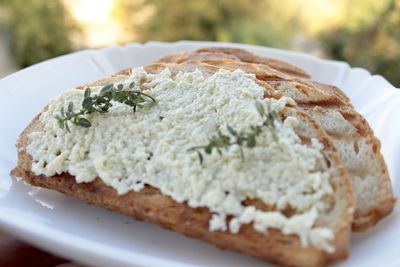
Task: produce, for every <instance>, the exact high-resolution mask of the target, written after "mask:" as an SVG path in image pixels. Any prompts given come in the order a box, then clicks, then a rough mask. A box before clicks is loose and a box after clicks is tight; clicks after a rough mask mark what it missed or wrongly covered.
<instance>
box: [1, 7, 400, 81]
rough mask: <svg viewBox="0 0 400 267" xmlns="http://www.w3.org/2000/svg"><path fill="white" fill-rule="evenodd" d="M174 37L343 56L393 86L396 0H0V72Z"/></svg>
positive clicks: (399, 60)
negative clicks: (81, 52) (82, 52)
mask: <svg viewBox="0 0 400 267" xmlns="http://www.w3.org/2000/svg"><path fill="white" fill-rule="evenodd" d="M182 39H186V40H211V41H227V42H239V43H250V44H258V45H264V46H272V47H278V48H284V49H290V50H297V51H303V52H307V53H310V54H314V55H317V56H319V57H323V58H332V59H338V60H344V61H347V62H349V63H350V64H351V65H352V66H357V67H364V68H366V69H368V70H370V71H371V72H372V73H376V74H381V75H383V76H385V77H386V78H387V79H388V80H389V81H390V82H391V83H392V84H394V85H395V86H397V87H400V74H399V70H400V0H380V1H378V0H308V1H303V0H219V1H218V0H191V1H189V0H51V1H49V0H0V77H1V76H4V75H6V74H8V73H11V72H13V71H15V70H17V69H18V68H22V67H26V66H29V65H32V64H34V63H37V62H40V61H42V60H45V59H48V58H51V57H54V56H58V55H62V54H65V53H69V52H71V51H74V50H79V49H83V48H88V47H103V46H107V45H111V44H124V43H128V42H145V41H149V40H157V41H176V40H182Z"/></svg>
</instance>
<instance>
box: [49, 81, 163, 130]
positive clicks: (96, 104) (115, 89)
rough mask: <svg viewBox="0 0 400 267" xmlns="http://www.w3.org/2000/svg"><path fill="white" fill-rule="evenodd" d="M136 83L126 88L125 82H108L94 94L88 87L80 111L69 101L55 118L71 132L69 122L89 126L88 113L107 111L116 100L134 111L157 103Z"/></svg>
mask: <svg viewBox="0 0 400 267" xmlns="http://www.w3.org/2000/svg"><path fill="white" fill-rule="evenodd" d="M134 87H135V83H134V82H132V83H130V84H129V88H127V89H125V88H124V85H123V84H113V83H112V84H108V85H106V86H104V87H103V88H102V89H101V90H100V93H99V94H97V95H96V94H92V93H91V89H90V87H87V88H86V89H85V92H84V97H83V100H82V106H81V108H80V110H79V111H78V112H74V103H73V102H69V104H68V107H67V110H66V111H65V110H64V107H62V108H61V110H60V115H57V116H56V117H55V118H56V119H57V121H58V125H59V126H60V128H61V129H64V128H65V129H66V130H67V131H68V132H71V129H70V127H69V126H68V122H71V123H73V124H75V125H77V126H81V127H84V128H89V127H90V126H92V123H91V122H90V121H89V120H88V119H87V118H86V117H85V115H87V114H91V113H94V112H99V113H106V112H108V110H109V109H110V107H112V105H113V104H112V102H111V100H113V101H116V102H119V103H123V104H126V105H128V106H131V107H133V112H136V109H137V108H138V107H139V108H142V107H144V106H145V104H148V105H150V106H152V105H155V104H156V103H157V101H156V99H155V98H153V97H152V96H150V95H148V94H145V93H143V92H141V91H139V90H133V88H134Z"/></svg>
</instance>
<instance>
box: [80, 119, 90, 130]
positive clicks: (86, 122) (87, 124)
mask: <svg viewBox="0 0 400 267" xmlns="http://www.w3.org/2000/svg"><path fill="white" fill-rule="evenodd" d="M78 123H79V125H80V126H82V127H85V128H89V127H90V126H92V123H91V122H90V121H89V120H87V119H85V118H79V120H78Z"/></svg>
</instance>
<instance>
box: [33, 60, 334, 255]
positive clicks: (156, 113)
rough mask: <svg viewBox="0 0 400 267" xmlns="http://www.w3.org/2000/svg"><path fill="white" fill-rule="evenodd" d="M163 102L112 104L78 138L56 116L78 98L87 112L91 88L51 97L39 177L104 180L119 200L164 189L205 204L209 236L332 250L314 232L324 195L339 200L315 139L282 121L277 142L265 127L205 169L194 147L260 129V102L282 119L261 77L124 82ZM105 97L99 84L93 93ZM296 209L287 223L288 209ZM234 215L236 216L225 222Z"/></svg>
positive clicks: (322, 231)
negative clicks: (250, 234) (287, 237)
mask: <svg viewBox="0 0 400 267" xmlns="http://www.w3.org/2000/svg"><path fill="white" fill-rule="evenodd" d="M143 81H144V83H143V84H142V85H141V88H142V89H144V90H145V92H146V93H147V94H150V95H151V96H153V97H154V98H156V99H157V105H156V106H154V107H151V108H146V107H145V108H139V109H137V111H136V112H135V113H134V112H133V111H132V107H129V106H126V105H123V104H119V103H116V102H115V103H113V107H112V108H111V109H110V110H109V112H108V113H104V114H99V113H95V114H91V115H89V116H88V119H89V120H90V121H91V122H92V127H90V128H83V127H79V126H74V125H72V124H70V128H71V133H69V132H67V131H66V130H65V129H61V128H60V127H59V125H58V123H57V120H56V119H55V118H54V117H55V116H56V115H59V114H60V108H61V107H65V108H66V107H67V105H68V103H69V102H70V101H73V102H74V106H75V108H76V109H78V108H80V106H81V102H82V99H83V91H82V90H77V89H72V90H67V91H65V92H63V93H62V94H61V95H60V96H58V97H56V98H55V99H53V100H51V102H50V104H49V106H48V110H47V111H46V112H43V113H42V115H41V117H40V121H41V122H42V123H43V124H44V128H43V129H42V130H40V131H38V132H33V133H31V134H30V136H29V137H30V139H31V143H30V145H29V147H28V153H29V154H31V155H32V158H33V164H32V170H33V171H34V173H35V174H36V175H41V174H43V175H46V176H52V175H55V174H61V173H63V172H68V173H70V174H71V175H73V176H75V179H76V181H77V182H78V183H81V182H90V181H93V180H94V179H95V178H96V177H100V178H101V180H102V181H103V182H104V183H106V184H107V185H109V186H111V187H113V188H115V189H116V190H117V192H118V194H124V193H126V192H128V191H129V190H134V191H140V190H141V189H142V188H143V187H144V185H145V184H147V185H151V186H153V187H155V188H158V189H159V190H160V191H161V192H162V193H163V194H165V195H168V196H170V197H172V198H173V199H174V200H175V201H177V202H180V203H181V202H187V204H188V205H189V206H190V207H193V208H196V207H207V208H208V209H209V210H210V211H211V212H212V213H213V216H212V219H211V220H210V223H209V229H210V231H217V230H221V231H230V232H232V233H237V232H239V230H240V227H241V225H243V224H253V227H254V229H255V230H256V231H259V232H262V233H267V231H268V229H269V228H277V229H281V230H282V232H283V233H284V234H297V235H298V236H299V237H300V240H301V243H302V245H304V246H306V245H310V244H311V245H313V246H316V247H319V248H322V249H324V250H326V251H329V252H332V251H333V247H332V246H331V245H330V244H329V242H328V241H329V240H332V239H333V233H332V231H331V230H330V229H328V228H321V227H315V226H314V224H315V222H316V219H317V217H318V214H319V212H321V210H323V209H324V208H326V207H325V205H324V202H323V201H322V198H323V197H324V196H326V195H329V194H332V187H331V185H330V183H329V181H328V177H329V175H328V173H326V172H324V171H323V161H324V160H323V155H322V153H321V149H322V148H323V147H322V145H321V144H320V143H319V142H318V141H317V140H313V141H312V144H311V145H308V146H307V145H304V144H302V143H301V140H300V138H299V137H298V136H297V135H296V133H295V132H294V130H293V127H294V126H295V125H296V123H298V122H297V120H296V119H295V118H293V117H288V118H286V119H285V120H284V122H279V121H276V122H275V126H276V129H277V135H278V139H277V140H274V138H273V136H272V134H271V132H270V131H269V130H268V129H267V128H266V129H264V130H263V132H262V133H261V135H260V136H258V137H257V145H256V147H254V148H246V147H244V148H243V151H244V157H245V159H244V160H242V158H241V156H240V151H239V147H238V146H231V147H229V148H228V149H227V150H224V151H223V154H222V156H221V155H219V154H218V153H217V152H216V151H214V152H213V153H212V154H210V155H209V154H204V162H203V164H200V163H199V159H198V156H197V154H196V152H195V151H188V150H189V149H190V148H191V147H194V146H198V145H205V144H208V142H209V138H210V137H211V136H212V135H213V134H215V133H216V132H217V129H219V130H221V131H222V132H223V133H225V134H228V132H227V129H226V125H227V124H228V123H229V125H230V126H232V127H233V128H235V129H237V130H238V131H240V130H246V129H249V127H250V126H252V125H259V124H260V123H261V122H262V118H261V117H260V115H259V114H258V112H257V110H256V108H255V102H256V101H258V102H260V103H262V104H263V105H264V106H265V107H267V106H270V108H271V109H272V110H274V111H276V112H280V111H281V110H282V109H283V108H284V107H285V105H286V101H287V100H291V99H286V98H281V99H280V100H274V99H263V95H264V90H263V88H262V87H261V86H259V85H257V83H256V82H255V77H254V75H251V74H248V73H245V72H243V71H241V70H236V71H234V72H229V71H225V70H220V71H218V72H217V73H215V74H213V75H211V76H210V75H208V76H205V75H204V74H203V73H202V72H201V71H199V70H196V71H193V72H186V73H183V72H181V73H178V74H177V75H176V76H175V77H173V76H172V75H171V73H170V71H169V70H168V69H165V70H164V71H162V72H161V73H159V74H156V75H154V74H149V73H146V72H145V71H144V70H143V69H141V68H139V69H136V70H134V71H133V74H132V75H131V76H130V77H129V78H128V79H127V80H126V81H122V82H121V83H123V84H125V85H128V84H130V83H131V82H135V83H136V87H135V89H137V90H139V87H138V85H139V84H140V82H143ZM91 89H92V92H93V93H96V92H97V93H98V92H99V90H100V89H101V87H92V88H91ZM246 199H260V200H261V201H262V202H263V203H265V204H266V205H268V206H275V207H276V208H277V209H278V211H273V212H272V211H269V212H268V211H262V210H259V209H257V208H256V207H255V206H252V205H250V206H245V205H244V204H243V201H244V200H246ZM289 207H290V208H291V209H294V210H296V215H294V216H291V217H286V216H285V215H284V214H283V213H282V212H280V211H282V210H284V209H286V208H289ZM227 216H231V217H232V218H233V219H232V220H230V222H229V224H228V223H227V220H226V218H227Z"/></svg>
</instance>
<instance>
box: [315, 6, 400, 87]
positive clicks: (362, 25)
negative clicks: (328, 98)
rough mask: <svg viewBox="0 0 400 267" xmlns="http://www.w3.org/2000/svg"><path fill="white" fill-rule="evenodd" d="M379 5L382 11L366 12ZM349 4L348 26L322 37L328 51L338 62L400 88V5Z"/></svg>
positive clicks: (378, 9) (326, 33)
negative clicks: (376, 75)
mask: <svg viewBox="0 0 400 267" xmlns="http://www.w3.org/2000/svg"><path fill="white" fill-rule="evenodd" d="M376 2H378V3H380V4H382V3H383V8H382V7H377V6H376V8H375V9H368V8H366V5H368V3H374V4H376ZM350 3H351V4H352V5H349V6H348V8H347V9H346V13H345V17H346V18H347V19H346V23H343V24H341V25H339V26H338V27H336V28H334V29H331V30H330V31H327V32H324V33H322V34H321V40H322V42H323V43H324V45H325V48H326V51H327V52H328V54H329V55H330V56H331V57H333V58H335V59H339V60H344V61H347V62H349V63H350V64H351V65H354V66H362V67H365V68H367V69H369V70H370V71H371V72H373V73H378V74H381V75H383V76H384V77H385V78H387V79H388V80H389V81H390V82H392V83H393V84H395V85H396V86H398V87H399V86H400V72H399V70H400V1H399V0H389V1H364V2H363V3H364V4H366V5H364V6H360V5H356V3H359V1H350ZM353 12H354V13H353ZM368 12H370V13H371V12H375V14H374V15H372V16H371V15H370V14H368ZM354 14H358V15H356V16H352V15H354ZM369 15H370V16H369Z"/></svg>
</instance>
